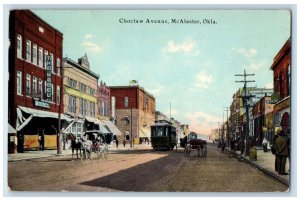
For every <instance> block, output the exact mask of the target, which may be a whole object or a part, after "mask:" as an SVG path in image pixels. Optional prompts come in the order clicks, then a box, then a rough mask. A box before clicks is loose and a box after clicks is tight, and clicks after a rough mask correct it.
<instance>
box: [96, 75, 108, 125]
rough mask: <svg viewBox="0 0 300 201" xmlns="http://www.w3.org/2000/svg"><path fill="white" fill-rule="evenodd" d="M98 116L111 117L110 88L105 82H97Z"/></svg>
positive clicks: (106, 118)
mask: <svg viewBox="0 0 300 201" xmlns="http://www.w3.org/2000/svg"><path fill="white" fill-rule="evenodd" d="M98 109H99V111H98V118H99V119H105V120H109V119H110V117H111V102H110V89H109V87H108V86H106V83H105V82H102V81H101V82H100V84H98Z"/></svg>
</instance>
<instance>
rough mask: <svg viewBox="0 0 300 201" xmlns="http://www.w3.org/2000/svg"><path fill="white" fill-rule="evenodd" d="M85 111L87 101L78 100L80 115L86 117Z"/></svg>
mask: <svg viewBox="0 0 300 201" xmlns="http://www.w3.org/2000/svg"><path fill="white" fill-rule="evenodd" d="M86 109H87V101H86V100H84V99H80V114H82V115H86V114H87V112H86Z"/></svg>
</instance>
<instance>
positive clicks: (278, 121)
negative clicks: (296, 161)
mask: <svg viewBox="0 0 300 201" xmlns="http://www.w3.org/2000/svg"><path fill="white" fill-rule="evenodd" d="M271 70H272V71H273V80H274V82H273V84H274V94H275V96H274V97H273V100H274V103H275V104H274V110H273V114H274V119H273V125H274V129H275V127H282V129H283V130H284V131H288V130H290V112H291V111H290V96H291V39H290V38H289V39H288V40H287V41H286V43H285V44H284V45H283V47H282V48H281V49H280V50H279V52H278V54H277V55H276V56H275V58H274V60H273V64H272V66H271Z"/></svg>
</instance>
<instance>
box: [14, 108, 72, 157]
mask: <svg viewBox="0 0 300 201" xmlns="http://www.w3.org/2000/svg"><path fill="white" fill-rule="evenodd" d="M59 118H60V120H61V126H62V127H67V126H68V124H70V123H71V122H72V120H71V119H69V118H67V117H66V116H65V115H63V114H61V115H60V117H59V114H58V113H54V112H48V111H44V110H36V109H32V108H27V107H22V106H18V107H17V121H16V122H17V123H16V130H17V139H18V141H17V144H18V146H17V150H18V152H24V150H40V149H41V150H44V149H56V148H57V135H58V132H59V129H58V119H59Z"/></svg>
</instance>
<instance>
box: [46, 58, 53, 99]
mask: <svg viewBox="0 0 300 201" xmlns="http://www.w3.org/2000/svg"><path fill="white" fill-rule="evenodd" d="M46 74H47V75H46V99H47V100H50V101H51V100H52V82H51V75H52V60H51V56H50V55H48V56H47V65H46Z"/></svg>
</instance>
